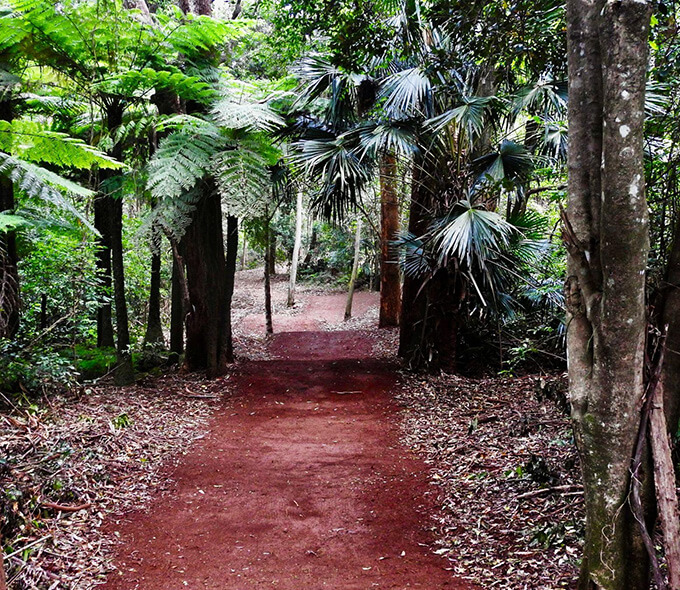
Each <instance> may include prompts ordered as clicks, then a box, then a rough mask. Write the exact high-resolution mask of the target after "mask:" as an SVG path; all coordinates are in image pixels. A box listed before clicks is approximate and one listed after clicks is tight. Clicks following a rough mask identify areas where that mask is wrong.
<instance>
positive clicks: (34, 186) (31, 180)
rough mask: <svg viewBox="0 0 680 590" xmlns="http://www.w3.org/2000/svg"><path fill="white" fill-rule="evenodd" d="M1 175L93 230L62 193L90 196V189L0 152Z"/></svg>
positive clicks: (26, 192) (31, 196) (31, 195)
mask: <svg viewBox="0 0 680 590" xmlns="http://www.w3.org/2000/svg"><path fill="white" fill-rule="evenodd" d="M0 175H3V176H6V177H8V178H9V179H10V180H11V181H12V182H13V183H14V185H15V188H16V189H18V190H20V191H21V192H23V193H24V194H25V195H26V196H27V197H28V198H30V199H35V200H38V201H42V202H44V203H47V204H49V205H52V206H54V207H56V208H58V209H60V210H62V211H66V212H67V213H70V214H71V215H73V216H75V217H77V218H78V219H79V220H80V221H82V222H83V223H84V224H85V225H86V226H87V227H88V228H90V229H91V230H92V231H95V230H94V228H93V227H92V226H91V225H90V222H89V221H88V220H87V218H86V217H85V216H84V215H83V214H82V213H81V212H80V211H78V209H76V208H75V207H74V206H73V204H72V203H71V202H70V201H69V200H68V199H67V198H66V197H65V196H64V194H71V195H79V196H82V197H91V196H93V194H94V193H93V192H92V191H90V190H87V189H85V188H83V187H82V186H80V185H78V184H76V183H74V182H71V181H70V180H67V179H66V178H63V177H61V176H59V175H58V174H55V173H54V172H51V171H50V170H47V169H45V168H41V167H40V166H36V165H35V164H31V163H30V162H26V161H24V160H20V159H19V158H15V157H13V156H11V155H10V154H7V153H5V152H0Z"/></svg>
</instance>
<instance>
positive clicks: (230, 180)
mask: <svg viewBox="0 0 680 590" xmlns="http://www.w3.org/2000/svg"><path fill="white" fill-rule="evenodd" d="M272 155H273V154H272V153H271V152H270V153H267V146H266V145H264V146H263V143H262V141H258V139H257V138H250V139H247V140H244V141H241V142H238V143H234V144H233V145H232V146H231V147H230V149H226V150H224V151H222V152H220V153H219V154H218V155H216V156H215V158H214V160H213V170H214V173H215V177H216V178H217V186H218V190H219V192H220V196H221V197H222V201H223V203H224V206H225V210H227V211H228V212H229V213H230V214H232V215H235V216H236V217H248V218H252V217H257V216H259V215H262V214H263V213H264V208H265V205H266V203H267V196H268V195H269V193H270V192H271V172H270V170H271V166H272V164H273V163H275V162H276V159H277V158H276V157H274V158H272ZM272 159H273V161H272ZM263 197H264V198H263Z"/></svg>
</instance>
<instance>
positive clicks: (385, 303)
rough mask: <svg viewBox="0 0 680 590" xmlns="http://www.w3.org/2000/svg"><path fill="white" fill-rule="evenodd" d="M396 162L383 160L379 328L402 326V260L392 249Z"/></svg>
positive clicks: (395, 224)
mask: <svg viewBox="0 0 680 590" xmlns="http://www.w3.org/2000/svg"><path fill="white" fill-rule="evenodd" d="M396 182H397V159H396V157H395V155H394V154H392V153H388V154H385V155H383V157H382V158H381V160H380V233H381V235H380V242H381V244H380V246H381V248H380V319H379V324H378V325H379V326H380V327H381V328H388V327H393V326H398V325H399V314H400V312H401V276H400V273H399V257H398V255H397V252H396V249H395V248H394V247H393V246H392V245H391V244H392V242H393V240H394V239H395V238H396V237H397V234H398V233H399V199H398V198H397V187H396Z"/></svg>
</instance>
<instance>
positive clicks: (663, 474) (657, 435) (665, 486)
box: [649, 387, 680, 590]
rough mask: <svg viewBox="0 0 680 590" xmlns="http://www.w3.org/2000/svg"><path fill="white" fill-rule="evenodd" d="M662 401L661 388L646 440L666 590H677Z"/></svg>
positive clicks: (673, 501)
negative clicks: (658, 524)
mask: <svg viewBox="0 0 680 590" xmlns="http://www.w3.org/2000/svg"><path fill="white" fill-rule="evenodd" d="M663 398H664V394H663V388H662V387H657V388H656V391H655V392H654V401H653V403H652V408H651V411H650V414H649V440H650V443H651V447H652V455H653V457H654V484H655V487H656V502H657V506H658V513H659V521H660V524H661V531H662V533H663V540H664V542H663V546H664V555H665V557H666V566H667V569H668V582H669V584H668V588H669V590H680V512H679V511H678V494H677V492H676V489H675V468H674V465H673V457H672V451H671V449H672V446H671V439H670V436H669V433H668V425H667V424H666V416H665V413H664V404H663Z"/></svg>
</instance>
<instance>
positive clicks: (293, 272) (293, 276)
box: [288, 191, 302, 307]
mask: <svg viewBox="0 0 680 590" xmlns="http://www.w3.org/2000/svg"><path fill="white" fill-rule="evenodd" d="M301 245H302V191H298V194H297V205H296V207H295V244H294V246H293V258H292V260H291V262H290V281H289V283H288V307H293V306H294V305H295V283H296V281H297V270H298V260H299V258H300V246H301Z"/></svg>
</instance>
